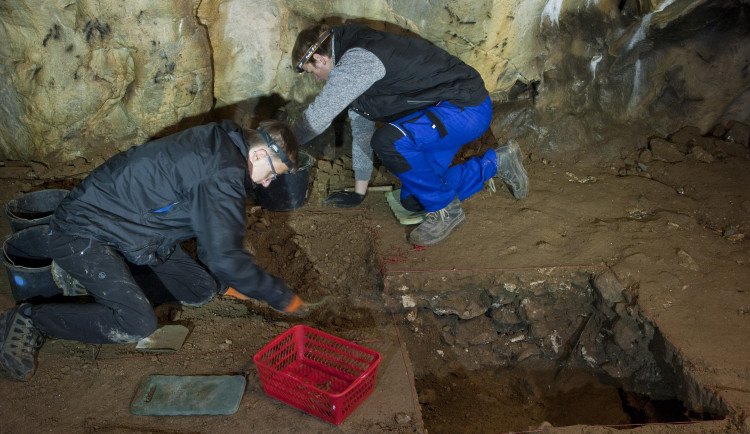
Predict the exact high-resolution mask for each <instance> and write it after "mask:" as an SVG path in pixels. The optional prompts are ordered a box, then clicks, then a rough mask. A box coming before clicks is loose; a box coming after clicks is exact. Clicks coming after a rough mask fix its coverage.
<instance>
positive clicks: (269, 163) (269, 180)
mask: <svg viewBox="0 0 750 434" xmlns="http://www.w3.org/2000/svg"><path fill="white" fill-rule="evenodd" d="M266 157H268V165H269V166H271V173H273V178H271V179H268V178H266V179H267V180H268V182H271V181H274V180H275V179H276V178H277V175H276V169H274V168H273V161H272V160H271V156H270V155H266Z"/></svg>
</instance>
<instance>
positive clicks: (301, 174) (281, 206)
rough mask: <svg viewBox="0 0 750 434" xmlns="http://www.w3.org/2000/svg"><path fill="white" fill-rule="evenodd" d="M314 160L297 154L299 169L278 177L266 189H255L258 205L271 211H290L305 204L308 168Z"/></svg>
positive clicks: (304, 153)
mask: <svg viewBox="0 0 750 434" xmlns="http://www.w3.org/2000/svg"><path fill="white" fill-rule="evenodd" d="M313 162H314V159H313V157H312V156H311V155H310V154H308V153H307V152H303V151H300V152H299V169H297V171H296V172H294V173H291V174H290V173H285V174H283V175H279V177H278V178H276V180H275V181H273V182H271V184H270V185H269V186H268V187H263V186H262V185H261V186H258V188H256V189H255V194H256V195H257V199H258V205H260V206H262V207H263V208H265V209H270V210H271V211H291V210H293V209H297V208H299V207H301V206H302V205H304V204H306V203H307V189H308V184H309V182H310V167H311V166H312V165H313Z"/></svg>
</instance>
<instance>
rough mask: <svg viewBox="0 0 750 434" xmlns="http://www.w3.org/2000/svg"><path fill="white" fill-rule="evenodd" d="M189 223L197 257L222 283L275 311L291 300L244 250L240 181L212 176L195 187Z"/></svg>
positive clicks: (283, 287)
mask: <svg viewBox="0 0 750 434" xmlns="http://www.w3.org/2000/svg"><path fill="white" fill-rule="evenodd" d="M191 222H192V226H193V229H194V231H195V234H196V238H197V241H198V256H199V258H200V260H201V261H202V262H203V263H204V264H205V265H206V266H207V267H208V269H209V270H211V272H212V273H213V274H214V275H215V276H216V277H217V278H218V279H219V281H220V282H221V283H222V284H225V285H228V286H230V287H232V288H234V289H235V290H236V291H237V292H239V293H240V294H243V295H245V296H248V297H251V298H254V299H258V300H264V301H266V302H268V304H269V305H271V307H273V308H274V309H277V310H280V311H281V310H284V309H285V308H287V307H289V305H290V304H292V302H293V301H294V292H293V291H292V289H291V288H289V286H287V285H286V283H284V282H283V281H282V280H281V279H279V278H278V277H276V276H272V275H270V274H268V273H267V272H266V271H265V270H263V269H262V268H261V267H260V266H258V265H257V264H256V263H255V258H253V255H252V254H250V252H248V251H247V250H246V249H245V248H244V247H243V242H244V239H245V193H244V186H243V185H242V182H241V181H240V180H239V179H238V180H237V182H227V181H226V179H225V178H224V177H221V176H212V177H211V178H209V179H207V180H205V181H204V182H202V183H201V184H200V185H198V186H197V187H196V190H195V192H194V196H193V203H192V210H191Z"/></svg>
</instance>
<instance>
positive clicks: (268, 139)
mask: <svg viewBox="0 0 750 434" xmlns="http://www.w3.org/2000/svg"><path fill="white" fill-rule="evenodd" d="M256 131H257V132H258V134H260V136H261V137H263V140H265V141H266V144H267V145H268V148H269V149H271V150H272V151H273V153H274V154H276V155H277V156H278V157H279V160H281V162H282V163H284V164H286V167H288V168H289V172H287V173H290V174H291V173H294V172H296V169H295V168H294V163H292V160H291V159H290V158H289V156H288V155H286V152H284V150H283V149H281V146H279V144H278V143H276V140H274V139H273V138H272V137H271V135H270V134H268V133H267V132H266V131H265V130H262V129H260V128H258V129H257V130H256Z"/></svg>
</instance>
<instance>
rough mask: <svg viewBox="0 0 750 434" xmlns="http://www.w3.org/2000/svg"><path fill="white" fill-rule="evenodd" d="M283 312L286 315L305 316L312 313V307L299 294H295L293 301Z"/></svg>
mask: <svg viewBox="0 0 750 434" xmlns="http://www.w3.org/2000/svg"><path fill="white" fill-rule="evenodd" d="M281 313H283V314H284V315H291V316H296V317H305V316H307V315H308V314H309V313H310V309H308V307H307V303H305V302H304V301H303V300H302V299H301V298H299V296H298V295H296V294H295V295H294V296H293V297H292V301H290V302H289V304H288V305H287V307H285V308H284V309H283V310H282V311H281Z"/></svg>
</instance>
